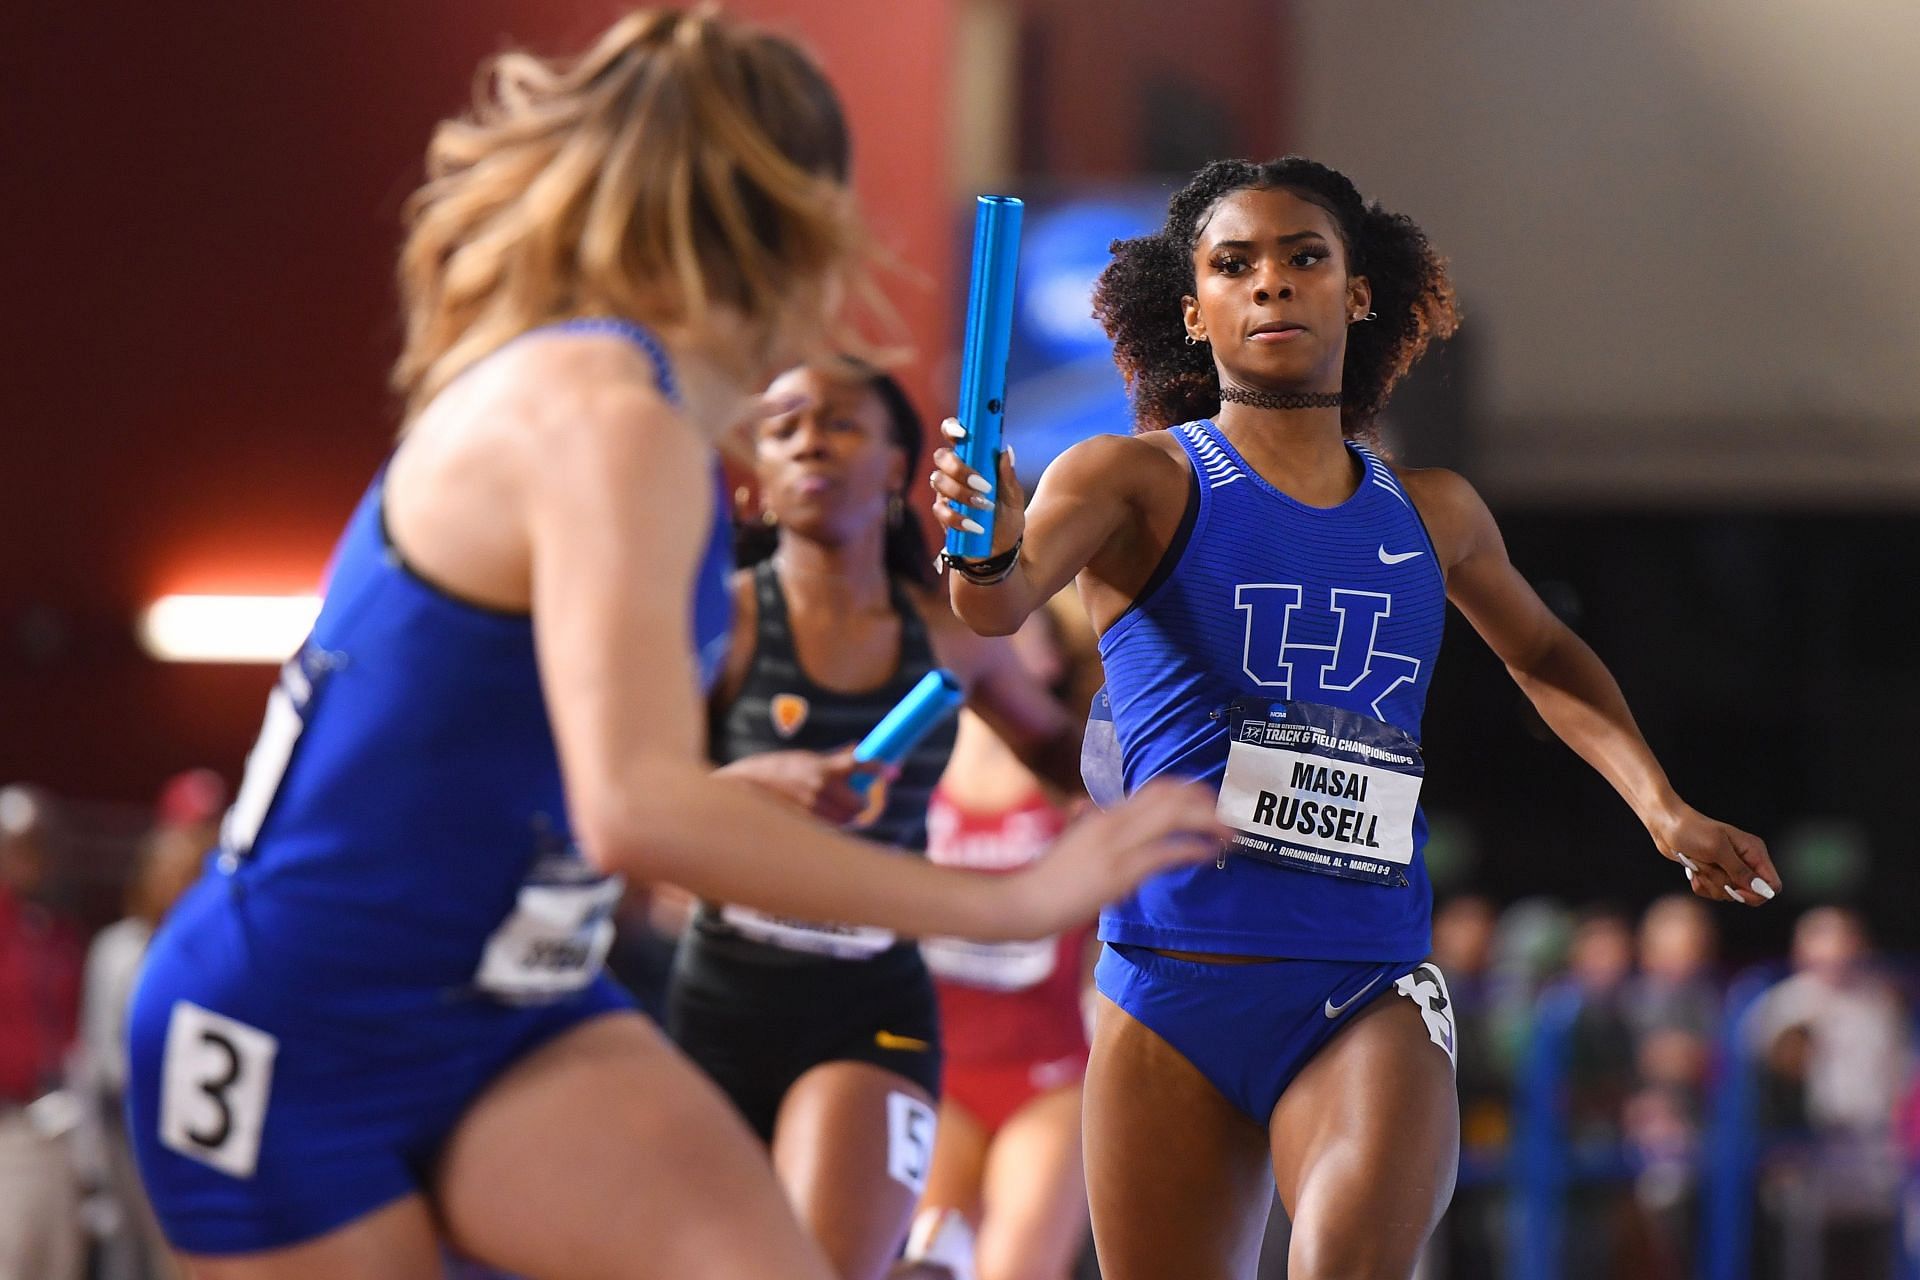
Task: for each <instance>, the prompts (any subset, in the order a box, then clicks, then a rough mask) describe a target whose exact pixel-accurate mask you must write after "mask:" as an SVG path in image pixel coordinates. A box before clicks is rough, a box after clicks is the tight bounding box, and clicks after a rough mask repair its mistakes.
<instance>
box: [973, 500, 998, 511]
mask: <svg viewBox="0 0 1920 1280" xmlns="http://www.w3.org/2000/svg"><path fill="white" fill-rule="evenodd" d="M967 505H968V506H970V507H972V508H973V509H974V510H975V511H991V510H993V504H992V503H991V502H989V501H987V500H986V499H985V498H968V499H967Z"/></svg>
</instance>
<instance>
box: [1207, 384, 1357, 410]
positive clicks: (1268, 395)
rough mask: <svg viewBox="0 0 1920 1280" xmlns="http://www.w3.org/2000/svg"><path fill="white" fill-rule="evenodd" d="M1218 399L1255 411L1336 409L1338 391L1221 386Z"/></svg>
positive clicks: (1338, 402) (1338, 403)
mask: <svg viewBox="0 0 1920 1280" xmlns="http://www.w3.org/2000/svg"><path fill="white" fill-rule="evenodd" d="M1220 398H1221V399H1222V400H1231V401H1233V402H1234V403H1235V404H1250V405H1252V406H1253V407H1254V408H1256V409H1338V408H1339V407H1340V393H1339V392H1338V391H1253V390H1249V389H1248V388H1246V387H1235V386H1223V387H1221V388H1220Z"/></svg>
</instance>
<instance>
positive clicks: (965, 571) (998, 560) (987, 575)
mask: <svg viewBox="0 0 1920 1280" xmlns="http://www.w3.org/2000/svg"><path fill="white" fill-rule="evenodd" d="M1025 541H1026V537H1025V535H1022V536H1021V537H1018V538H1015V539H1014V541H1013V545H1012V546H1010V547H1008V548H1007V549H1006V550H1005V551H1002V552H1001V553H1000V554H999V555H994V556H987V557H985V558H984V559H980V560H969V559H967V558H965V557H964V556H956V555H954V554H953V553H952V552H951V551H942V552H941V553H940V560H941V563H943V564H945V565H946V566H947V567H948V568H949V569H952V570H954V571H955V572H956V573H958V574H959V575H960V576H961V577H963V578H965V579H966V580H967V581H968V582H971V583H972V584H973V585H975V586H976V587H990V586H992V585H993V584H994V583H996V582H1004V581H1006V580H1007V579H1008V578H1009V577H1011V576H1012V575H1013V568H1014V566H1015V565H1017V564H1019V563H1020V545H1021V544H1022V543H1023V542H1025Z"/></svg>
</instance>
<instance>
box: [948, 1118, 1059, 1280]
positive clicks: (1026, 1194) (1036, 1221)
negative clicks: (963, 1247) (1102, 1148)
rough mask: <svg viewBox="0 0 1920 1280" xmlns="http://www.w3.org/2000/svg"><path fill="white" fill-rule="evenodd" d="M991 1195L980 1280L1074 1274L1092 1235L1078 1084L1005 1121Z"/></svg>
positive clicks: (987, 1191) (995, 1150)
mask: <svg viewBox="0 0 1920 1280" xmlns="http://www.w3.org/2000/svg"><path fill="white" fill-rule="evenodd" d="M984 1200H985V1213H984V1215H983V1217H982V1220H981V1223H980V1233H979V1236H978V1238H977V1242H976V1244H975V1247H974V1257H975V1260H976V1262H977V1264H978V1267H979V1273H980V1274H979V1280H1066V1277H1067V1275H1068V1273H1069V1272H1071V1271H1072V1270H1073V1262H1074V1259H1075V1258H1076V1257H1078V1256H1079V1253H1080V1249H1081V1246H1082V1245H1084V1244H1085V1243H1086V1239H1087V1179H1086V1174H1085V1172H1084V1168H1083V1166H1082V1164H1081V1157H1080V1087H1079V1086H1078V1085H1068V1086H1066V1087H1064V1088H1060V1089H1054V1090H1051V1091H1049V1092H1047V1093H1043V1094H1041V1095H1040V1096H1039V1097H1037V1098H1034V1099H1033V1100H1032V1101H1031V1102H1029V1103H1027V1105H1026V1106H1024V1107H1021V1108H1020V1110H1018V1111H1016V1112H1014V1113H1013V1116H1012V1118H1010V1119H1009V1120H1008V1121H1007V1122H1006V1124H1004V1125H1002V1126H1001V1127H1000V1132H999V1133H996V1134H995V1135H994V1136H993V1146H992V1147H991V1148H989V1149H988V1152H987V1175H986V1185H985V1187H984Z"/></svg>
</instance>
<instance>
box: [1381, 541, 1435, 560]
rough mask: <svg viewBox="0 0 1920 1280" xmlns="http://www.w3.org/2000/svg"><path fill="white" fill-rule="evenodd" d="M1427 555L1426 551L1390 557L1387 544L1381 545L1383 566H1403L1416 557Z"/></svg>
mask: <svg viewBox="0 0 1920 1280" xmlns="http://www.w3.org/2000/svg"><path fill="white" fill-rule="evenodd" d="M1425 554H1427V553H1426V552H1424V551H1402V552H1401V553H1400V554H1399V555H1389V554H1387V544H1386V543H1384V542H1383V543H1381V544H1380V563H1381V564H1403V563H1405V562H1406V561H1408V560H1411V559H1413V558H1414V557H1415V556H1423V555H1425Z"/></svg>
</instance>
